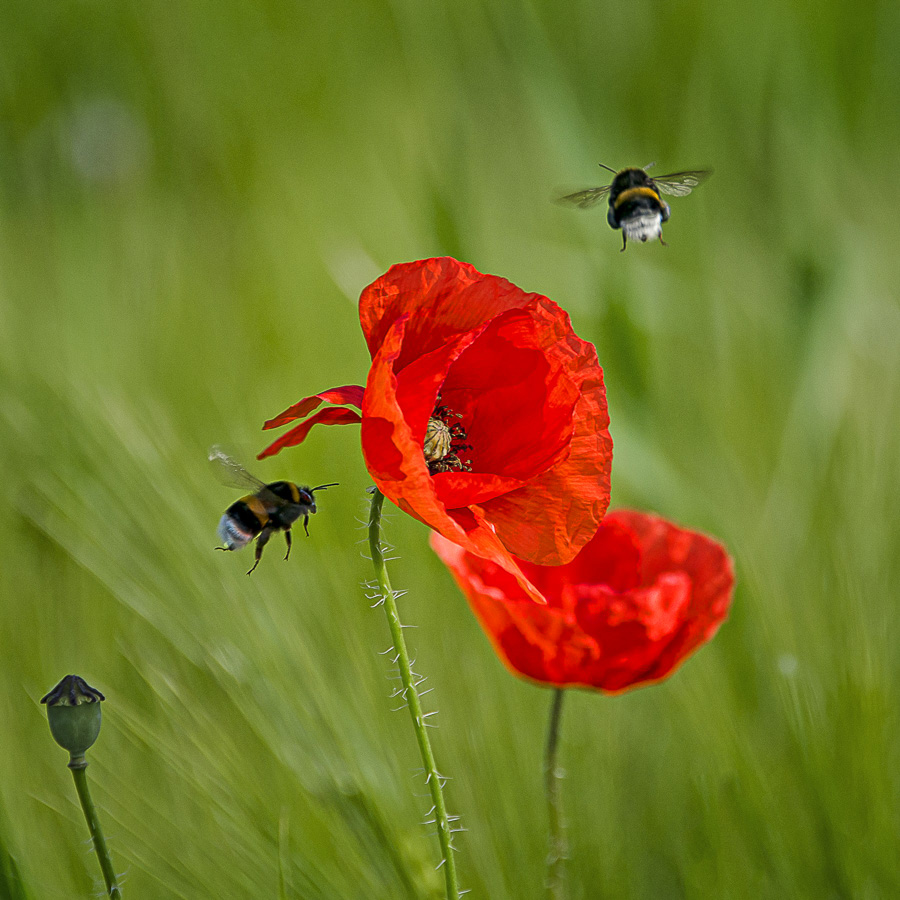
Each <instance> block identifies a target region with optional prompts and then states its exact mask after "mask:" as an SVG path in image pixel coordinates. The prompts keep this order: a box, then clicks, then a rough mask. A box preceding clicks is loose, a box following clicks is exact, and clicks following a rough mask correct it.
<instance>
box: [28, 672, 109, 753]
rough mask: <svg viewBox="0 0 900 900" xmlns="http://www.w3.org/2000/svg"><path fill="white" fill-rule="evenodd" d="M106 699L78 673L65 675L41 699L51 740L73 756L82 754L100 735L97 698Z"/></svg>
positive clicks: (98, 699) (98, 701) (98, 700)
mask: <svg viewBox="0 0 900 900" xmlns="http://www.w3.org/2000/svg"><path fill="white" fill-rule="evenodd" d="M105 699H106V698H105V697H104V696H103V694H101V693H100V691H98V690H96V689H95V688H92V687H91V686H90V685H89V684H88V683H87V682H86V681H85V680H84V679H83V678H79V677H78V676H77V675H66V677H65V678H63V680H62V681H60V683H59V684H58V685H56V687H55V688H53V690H52V691H50V692H49V693H48V694H45V695H44V696H43V697H42V698H41V703H45V704H46V705H47V719H48V721H49V722H50V733H51V734H52V735H53V739H54V740H55V741H56V743H57V744H59V746H60V747H62V748H63V749H64V750H68V751H69V753H70V754H71V756H72V757H79V756H84V754H85V752H86V751H87V750H88V749H89V748H90V747H91V746H93V744H94V741H96V740H97V736H98V735H99V734H100V701H101V700H105Z"/></svg>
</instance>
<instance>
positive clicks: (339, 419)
mask: <svg viewBox="0 0 900 900" xmlns="http://www.w3.org/2000/svg"><path fill="white" fill-rule="evenodd" d="M361 421H362V418H361V417H360V415H359V413H356V412H353V410H352V409H346V408H345V407H342V406H330V407H328V409H323V410H322V411H321V412H317V413H316V414H315V415H314V416H311V417H310V418H308V419H307V420H306V421H305V422H301V423H300V424H299V425H297V426H296V427H295V428H292V429H291V430H290V431H288V432H286V433H285V434H283V435H282V436H281V437H280V438H278V440H277V441H275V442H274V443H273V444H269V446H268V447H266V449H265V450H263V451H262V453H260V454H258V455H257V457H256V458H257V459H265V458H266V457H267V456H274V455H275V454H276V453H279V452H280V451H281V450H284V448H285V447H295V446H296V445H297V444H302V443H303V442H304V441H305V440H306V436H307V435H308V434H309V432H310V430H311V429H312V428H313V427H315V426H316V425H354V424H356V423H357V422H361Z"/></svg>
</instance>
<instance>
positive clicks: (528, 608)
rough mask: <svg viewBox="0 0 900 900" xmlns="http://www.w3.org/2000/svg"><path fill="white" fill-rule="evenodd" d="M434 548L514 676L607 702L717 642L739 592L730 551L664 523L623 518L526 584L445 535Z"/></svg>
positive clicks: (623, 514) (610, 519) (607, 522)
mask: <svg viewBox="0 0 900 900" xmlns="http://www.w3.org/2000/svg"><path fill="white" fill-rule="evenodd" d="M431 545H432V547H433V548H434V550H435V551H436V552H437V554H438V556H440V558H441V559H442V560H443V561H444V563H446V565H447V566H448V567H449V569H450V571H451V572H452V573H453V576H454V578H455V579H456V581H457V583H458V584H459V586H460V588H461V589H462V591H463V593H464V594H465V595H466V597H467V598H468V600H469V603H470V604H471V606H472V608H473V610H474V611H475V614H476V616H477V617H478V619H479V621H480V622H481V625H482V627H483V628H484V630H485V631H486V632H487V634H488V636H489V637H490V639H491V642H492V643H493V645H494V649H495V650H496V651H497V653H498V654H499V655H500V657H501V658H502V659H503V661H504V662H505V663H506V665H507V666H509V668H510V669H512V670H513V671H514V672H517V673H518V674H520V675H524V676H525V677H526V678H530V679H532V680H534V681H538V682H541V683H543V684H550V685H554V686H556V687H569V686H577V687H588V688H596V689H598V690H601V691H606V692H608V693H615V692H617V691H624V690H626V689H628V688H632V687H636V686H637V685H641V684H646V683H648V682H652V681H658V680H659V679H661V678H665V677H666V676H667V675H669V674H670V673H671V672H672V671H673V670H674V669H675V668H676V667H677V666H678V665H679V664H680V663H681V662H682V661H683V660H684V659H685V658H686V657H687V656H689V655H690V654H691V653H692V652H693V651H694V650H696V649H697V647H699V646H700V645H701V644H703V643H705V642H706V641H708V640H709V639H710V638H711V637H712V636H713V635H714V634H715V633H716V630H717V629H718V627H719V625H721V623H722V621H723V620H724V619H725V616H726V614H727V612H728V606H729V604H730V602H731V593H732V589H733V587H734V574H733V571H732V566H731V560H730V558H729V556H728V554H727V552H726V551H725V549H724V547H722V546H721V545H720V544H718V543H717V542H716V541H714V540H712V539H711V538H709V537H706V536H705V535H703V534H698V533H697V532H693V531H685V530H683V529H681V528H677V527H676V526H675V525H672V524H670V523H669V522H666V521H665V520H664V519H661V518H659V517H658V516H651V515H647V514H645V513H639V512H631V511H628V510H617V511H615V512H612V513H610V514H609V515H607V517H606V518H605V519H604V520H603V524H602V525H601V526H600V528H599V530H598V531H597V533H596V535H595V536H594V537H593V539H592V540H591V541H590V542H589V543H588V544H587V546H586V547H585V548H584V549H583V550H582V551H581V553H580V554H579V555H578V556H577V557H576V558H575V559H574V560H573V561H572V562H571V563H569V564H568V565H565V566H556V567H544V566H535V565H532V564H530V563H526V562H522V563H521V568H522V571H523V573H524V574H525V576H526V578H527V579H528V580H529V581H530V582H531V584H532V585H534V586H535V587H536V588H537V590H539V591H540V592H541V593H542V594H543V596H544V598H545V600H546V601H547V602H546V605H539V604H537V603H534V602H533V600H532V598H531V596H530V595H529V594H527V593H526V591H525V589H524V588H523V586H522V583H521V581H520V580H519V579H517V578H516V577H514V576H513V575H511V574H510V573H509V572H508V571H504V570H503V569H501V568H500V567H498V566H497V565H495V564H494V563H493V562H491V561H490V560H486V559H481V558H479V557H477V556H474V555H473V554H471V553H468V552H466V550H465V549H463V548H462V547H460V546H458V545H456V544H453V543H451V542H450V541H448V540H446V539H445V538H443V537H441V536H440V535H438V534H432V536H431Z"/></svg>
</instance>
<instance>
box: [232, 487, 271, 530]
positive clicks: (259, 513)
mask: <svg viewBox="0 0 900 900" xmlns="http://www.w3.org/2000/svg"><path fill="white" fill-rule="evenodd" d="M225 515H226V516H228V517H229V518H231V519H234V521H235V522H237V524H238V525H240V527H241V528H242V529H243V530H244V531H245V532H246V533H247V534H250V535H257V534H259V533H260V531H262V530H263V528H264V527H265V526H266V523H267V522H268V521H269V514H268V513H267V512H266V508H265V506H263V503H262V501H261V500H260V499H259V497H257V496H255V495H254V494H248V495H247V496H246V497H241V499H240V500H235V501H234V503H232V504H231V506H229V507H228V509H227V510H225Z"/></svg>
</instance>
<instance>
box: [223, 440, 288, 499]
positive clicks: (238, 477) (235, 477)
mask: <svg viewBox="0 0 900 900" xmlns="http://www.w3.org/2000/svg"><path fill="white" fill-rule="evenodd" d="M209 461H210V462H211V463H212V465H213V468H214V470H215V472H216V475H217V477H218V479H219V481H221V482H222V483H223V484H227V485H228V486H229V487H236V488H249V489H250V490H252V491H253V492H254V493H256V492H257V491H260V490H265V489H266V485H265V482H262V481H260V480H259V479H258V478H257V477H256V476H255V475H251V474H250V473H249V472H248V471H247V470H246V469H245V468H244V467H243V466H242V465H241V464H240V463H239V462H238V461H237V460H236V459H234V458H233V457H231V456H229V455H228V454H227V453H226V452H225V451H224V450H223V449H222V448H221V447H219V446H218V445H216V446H215V447H210V450H209ZM269 493H271V492H269ZM272 496H273V497H274V496H275V495H274V494H272Z"/></svg>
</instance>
